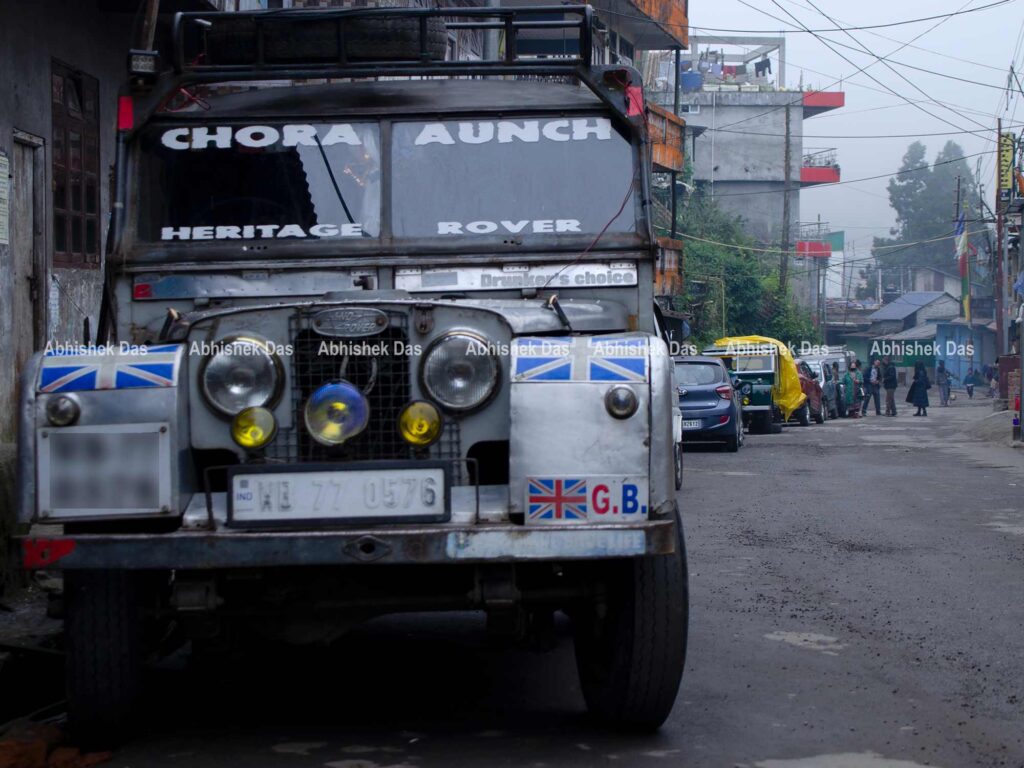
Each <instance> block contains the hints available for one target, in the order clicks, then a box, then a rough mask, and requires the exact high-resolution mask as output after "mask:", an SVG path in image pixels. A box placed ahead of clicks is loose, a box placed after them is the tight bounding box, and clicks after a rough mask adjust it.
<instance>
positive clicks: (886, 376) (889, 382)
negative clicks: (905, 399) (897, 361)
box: [882, 355, 896, 416]
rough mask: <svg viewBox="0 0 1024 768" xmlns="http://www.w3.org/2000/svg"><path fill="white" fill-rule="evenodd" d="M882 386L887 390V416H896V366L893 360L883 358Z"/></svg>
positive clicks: (886, 357)
mask: <svg viewBox="0 0 1024 768" xmlns="http://www.w3.org/2000/svg"><path fill="white" fill-rule="evenodd" d="M882 386H883V387H884V388H885V415H886V416H895V415H896V366H895V365H893V363H892V358H891V357H889V356H888V355H886V356H885V357H883V358H882Z"/></svg>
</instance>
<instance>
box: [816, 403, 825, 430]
mask: <svg viewBox="0 0 1024 768" xmlns="http://www.w3.org/2000/svg"><path fill="white" fill-rule="evenodd" d="M825 417H826V414H825V401H824V400H823V401H822V402H821V405H819V406H818V412H817V413H815V414H814V423H815V424H824V423H825Z"/></svg>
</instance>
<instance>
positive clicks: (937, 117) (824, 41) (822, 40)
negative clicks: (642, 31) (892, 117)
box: [738, 0, 992, 141]
mask: <svg viewBox="0 0 1024 768" xmlns="http://www.w3.org/2000/svg"><path fill="white" fill-rule="evenodd" d="M973 1H974V0H968V3H967V4H968V5H969V4H970V3H971V2H973ZM738 2H740V3H741V4H742V5H745V6H747V7H748V8H751V9H753V10H755V11H757V12H758V13H763V14H765V15H766V16H769V17H771V18H773V19H777V20H779V21H783V23H786V22H785V21H784V20H783V19H779V18H778V17H777V16H774V15H773V14H770V13H768V12H767V11H764V10H761V9H760V8H757V7H756V6H754V5H751V4H750V3H748V2H746V0H738ZM772 4H773V5H775V6H776V7H777V8H779V9H780V10H781V11H782V12H783V13H785V14H786V15H788V16H789V17H790V18H792V19H793V21H794V22H795V23H796V25H797V26H800V27H803V28H805V29H806V25H805V24H804V23H803V22H802V21H800V19H798V18H797V17H796V16H794V15H793V14H792V13H790V12H789V11H787V10H786V9H785V8H783V7H782V5H780V4H779V3H778V2H777V0H772ZM812 5H813V3H812ZM819 12H820V11H819ZM822 15H825V14H822ZM939 23H941V22H939ZM814 37H815V38H816V39H817V40H818V42H820V43H821V44H822V45H824V46H825V47H826V48H828V49H829V50H830V51H832V52H833V53H834V54H836V55H837V56H839V57H840V58H841V59H843V60H844V61H846V62H848V63H849V64H851V65H852V66H856V63H855V62H854V61H853V60H852V59H850V58H849V57H848V56H846V55H844V54H843V53H841V52H839V51H837V50H836V49H835V48H834V47H832V45H831V44H830V42H829V41H828V40H827V39H825V38H823V37H822V36H821V35H817V34H816V35H814ZM854 40H856V38H854ZM867 53H868V54H869V55H871V56H874V57H875V60H876V61H878V62H880V63H882V64H886V66H888V64H887V63H886V61H885V58H884V57H881V56H877V55H875V54H873V53H871V52H870V51H867ZM894 53H895V52H894ZM889 55H890V56H891V55H892V54H889ZM889 69H890V71H893V72H895V70H893V69H892V68H891V67H889ZM862 72H863V70H862ZM864 74H865V75H867V77H868V78H870V79H871V80H872V82H874V83H877V84H878V85H879V86H881V87H882V88H885V89H886V90H887V91H889V92H890V93H891V94H892V95H893V96H896V97H898V98H900V99H903V100H905V101H907V102H908V103H909V102H910V99H908V98H907V97H906V96H904V95H903V94H901V93H899V92H898V91H896V90H895V89H893V88H890V87H889V86H888V85H886V84H885V83H883V82H882V81H881V80H879V79H878V78H877V77H875V76H874V75H871V74H868V73H867V72H864ZM896 74H898V75H899V76H900V77H901V78H903V79H904V80H907V78H905V77H903V75H902V74H901V73H899V72H896ZM907 82H910V83H911V85H913V86H914V87H915V88H917V90H919V91H920V92H921V94H922V95H924V96H925V97H926V98H927V99H929V101H934V100H933V99H932V97H931V96H929V95H928V94H927V93H925V92H924V91H923V90H921V89H920V88H918V87H917V86H916V85H914V83H912V82H911V81H909V80H907ZM914 106H915V108H916V109H918V110H919V111H921V112H923V113H924V114H926V115H928V116H929V117H931V118H932V119H934V120H939V121H941V122H943V123H945V124H946V125H949V126H952V127H953V128H956V129H958V130H964V128H963V126H961V125H958V124H956V123H954V122H952V121H951V120H947V119H946V118H944V117H941V116H940V115H936V114H935V113H934V112H929V111H928V110H927V109H925V108H924V107H922V106H921V105H920V104H915V105H914ZM938 106H944V105H938ZM945 108H946V109H949V110H950V111H951V112H954V113H956V114H958V115H960V117H964V118H965V119H968V120H971V122H973V123H974V124H975V125H977V126H979V127H982V128H984V127H985V126H983V125H982V124H981V123H979V122H978V121H977V120H973V119H972V118H967V117H966V116H965V115H961V114H960V113H958V112H956V110H955V109H952V108H950V107H948V106H947V107H945ZM987 140H988V141H992V139H991V138H989V139H987Z"/></svg>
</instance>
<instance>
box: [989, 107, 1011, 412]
mask: <svg viewBox="0 0 1024 768" xmlns="http://www.w3.org/2000/svg"><path fill="white" fill-rule="evenodd" d="M1002 137H1003V119H1002V118H999V119H998V121H997V122H996V147H1001V146H1002ZM999 159H1000V161H1001V160H1002V156H1001V155H1000V156H999ZM996 166H997V168H996V210H995V214H996V253H995V261H996V263H995V269H994V270H993V276H992V284H993V291H992V293H993V294H994V296H993V299H994V301H995V305H996V312H995V314H996V352H997V353H998V354H999V355H1000V356H1002V355H1005V354H1006V353H1007V349H1008V348H1007V344H1006V328H1005V327H1004V325H1005V324H1004V322H1003V282H1004V280H1003V258H1004V254H1005V250H1004V247H1005V246H1004V242H1003V241H1004V239H1005V237H1004V234H1003V205H1002V202H1001V201H1002V199H1003V179H1002V175H1003V174H1002V168H1001V167H999V166H1000V163H996ZM1000 385H1002V377H1001V376H1000ZM1001 390H1002V386H1000V393H999V396H1000V397H1003V392H1002V391H1001Z"/></svg>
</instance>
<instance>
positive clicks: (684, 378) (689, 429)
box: [675, 355, 743, 453]
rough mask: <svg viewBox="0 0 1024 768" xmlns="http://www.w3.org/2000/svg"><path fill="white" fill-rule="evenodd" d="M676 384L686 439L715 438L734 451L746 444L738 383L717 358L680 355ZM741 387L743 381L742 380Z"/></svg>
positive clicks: (702, 439)
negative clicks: (737, 390) (737, 389)
mask: <svg viewBox="0 0 1024 768" xmlns="http://www.w3.org/2000/svg"><path fill="white" fill-rule="evenodd" d="M675 366H676V385H677V388H678V389H677V391H678V392H679V408H680V409H681V410H682V416H683V439H684V441H686V442H701V441H713V442H721V443H724V444H725V448H726V450H727V451H730V452H733V453H735V452H736V451H738V450H739V449H740V446H742V445H743V404H742V402H741V399H740V395H738V394H737V393H736V391H735V387H736V384H737V383H740V382H738V381H737V382H734V381H733V378H732V377H731V376H730V375H729V371H728V369H727V368H726V367H725V365H724V364H723V363H722V361H721V360H720V359H718V358H717V357H701V356H696V355H695V356H689V357H677V358H675ZM740 386H742V383H740Z"/></svg>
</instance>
